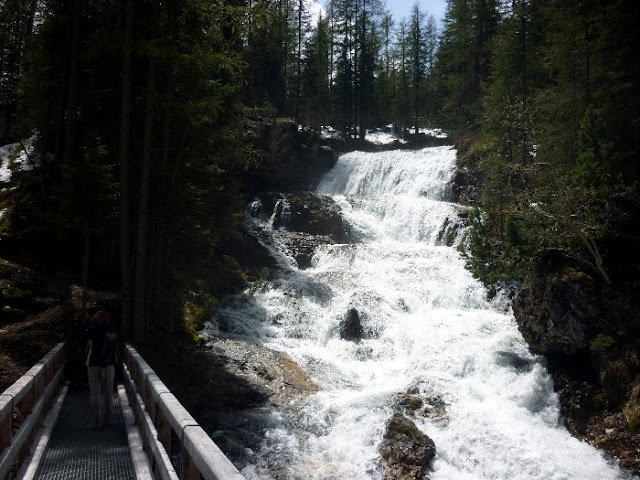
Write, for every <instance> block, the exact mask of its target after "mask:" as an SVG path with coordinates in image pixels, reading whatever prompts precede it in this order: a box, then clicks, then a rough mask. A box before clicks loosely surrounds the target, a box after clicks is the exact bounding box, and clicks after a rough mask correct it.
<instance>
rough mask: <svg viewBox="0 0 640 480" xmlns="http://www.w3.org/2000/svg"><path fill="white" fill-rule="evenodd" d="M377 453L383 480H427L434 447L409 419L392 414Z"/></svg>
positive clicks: (434, 451) (434, 450) (431, 441)
mask: <svg viewBox="0 0 640 480" xmlns="http://www.w3.org/2000/svg"><path fill="white" fill-rule="evenodd" d="M379 451H380V455H381V456H382V458H383V459H384V461H385V462H386V467H387V468H386V470H385V473H384V477H383V478H384V479H385V480H392V479H394V480H410V479H411V480H413V479H428V476H427V471H428V469H429V467H430V464H431V461H432V460H433V458H434V457H435V454H436V446H435V444H434V443H433V440H431V439H430V438H429V437H428V436H427V435H425V434H424V433H422V432H421V431H420V430H418V427H416V425H415V424H414V423H413V422H412V421H411V420H409V419H408V418H407V417H405V416H404V415H402V414H399V413H396V414H394V415H393V417H391V419H390V420H389V423H388V424H387V429H386V432H385V434H384V439H383V441H382V444H381V445H380V449H379Z"/></svg>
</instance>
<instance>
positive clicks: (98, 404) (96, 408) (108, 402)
mask: <svg viewBox="0 0 640 480" xmlns="http://www.w3.org/2000/svg"><path fill="white" fill-rule="evenodd" d="M114 374H115V368H114V366H113V365H110V366H108V367H87V376H88V377H89V390H90V392H91V415H92V417H93V423H94V424H96V425H104V424H108V423H111V408H112V406H113V378H114Z"/></svg>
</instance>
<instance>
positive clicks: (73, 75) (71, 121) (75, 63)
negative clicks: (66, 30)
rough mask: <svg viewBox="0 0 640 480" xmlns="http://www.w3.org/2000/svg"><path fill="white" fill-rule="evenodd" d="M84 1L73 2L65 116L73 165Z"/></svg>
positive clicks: (69, 158) (66, 157)
mask: <svg viewBox="0 0 640 480" xmlns="http://www.w3.org/2000/svg"><path fill="white" fill-rule="evenodd" d="M82 5H83V0H73V1H72V2H71V12H70V13H71V38H70V40H71V45H70V46H69V47H70V51H71V56H70V58H69V87H68V89H67V111H66V115H65V120H66V122H65V136H64V145H65V155H64V160H65V162H66V163H68V164H73V162H74V160H75V156H76V149H77V147H76V146H77V140H78V107H79V105H80V54H81V49H80V25H81V22H82Z"/></svg>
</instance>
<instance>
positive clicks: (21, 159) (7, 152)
mask: <svg viewBox="0 0 640 480" xmlns="http://www.w3.org/2000/svg"><path fill="white" fill-rule="evenodd" d="M37 137H38V135H37V134H34V135H32V136H31V137H29V138H28V139H26V140H25V141H23V142H22V144H20V142H17V143H10V144H9V145H5V146H3V147H0V183H9V182H10V181H11V176H12V174H13V172H14V171H25V172H26V171H29V170H33V168H34V167H37V166H39V165H40V160H39V158H37V157H36V156H34V155H33V150H34V144H35V141H36V138H37ZM23 146H24V148H23ZM25 149H26V151H25Z"/></svg>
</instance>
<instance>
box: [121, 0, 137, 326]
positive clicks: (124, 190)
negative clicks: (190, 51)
mask: <svg viewBox="0 0 640 480" xmlns="http://www.w3.org/2000/svg"><path fill="white" fill-rule="evenodd" d="M134 2H135V0H127V4H126V10H125V46H124V52H123V58H122V97H121V108H120V275H121V281H122V312H121V315H122V336H123V337H124V338H128V337H129V336H130V335H131V313H132V292H131V224H130V204H129V202H130V199H129V195H130V191H129V181H130V179H129V168H130V167H129V139H130V135H131V105H130V104H131V88H132V87H131V84H132V76H133V74H132V71H131V51H132V49H133V17H134V13H135V4H134Z"/></svg>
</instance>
